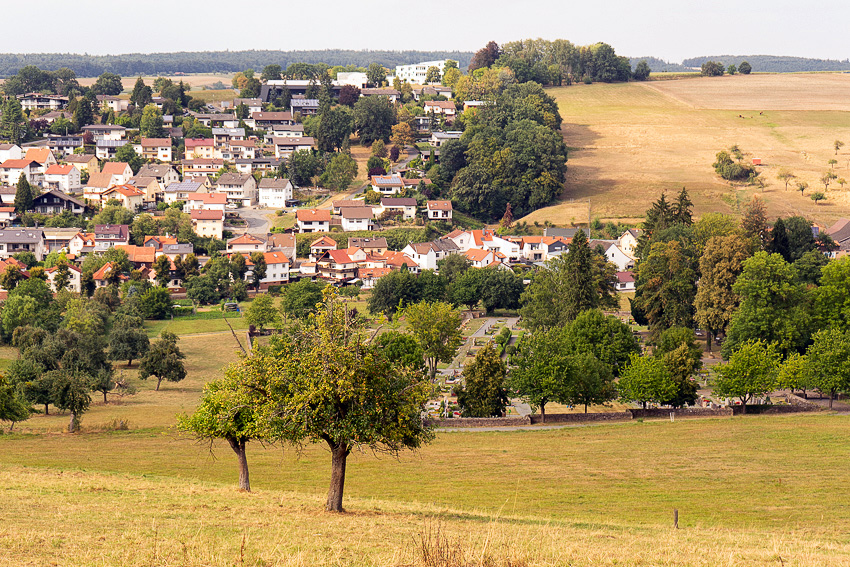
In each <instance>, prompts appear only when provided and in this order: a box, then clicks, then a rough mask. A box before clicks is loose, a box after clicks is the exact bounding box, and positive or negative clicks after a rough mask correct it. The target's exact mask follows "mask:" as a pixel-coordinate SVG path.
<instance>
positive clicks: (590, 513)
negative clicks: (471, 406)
mask: <svg viewBox="0 0 850 567" xmlns="http://www.w3.org/2000/svg"><path fill="white" fill-rule="evenodd" d="M87 419H88V417H86V418H84V422H85V420H87ZM847 419H848V418H847V417H846V416H835V415H832V416H829V415H827V416H810V415H809V416H788V417H758V416H753V417H741V418H733V419H713V420H690V421H688V420H683V421H677V422H676V423H670V422H664V421H658V422H644V423H638V422H635V423H626V424H617V425H600V426H593V427H578V428H567V429H559V430H548V431H547V430H541V431H516V432H459V433H441V434H439V435H438V437H437V439H436V440H435V441H434V442H433V443H432V444H431V445H429V446H428V447H426V448H424V449H423V450H422V451H420V452H418V453H415V454H405V455H403V456H402V457H401V458H400V459H398V460H395V459H391V458H386V457H383V458H380V457H379V458H376V457H375V456H374V455H372V454H370V453H369V452H365V453H356V454H353V455H352V457H351V458H350V459H349V467H348V478H347V482H346V493H347V498H346V508H347V510H348V513H347V514H345V515H334V514H327V513H324V512H321V506H322V499H323V496H324V491H325V490H326V487H327V482H328V476H329V462H328V461H329V456H328V454H327V452H326V451H325V450H323V449H322V448H320V447H310V448H308V449H307V450H305V451H304V452H303V453H301V454H300V455H298V454H296V452H295V451H292V450H288V449H285V450H283V451H281V450H280V449H278V448H263V447H261V446H259V445H257V444H252V445H251V447H250V448H249V454H248V458H249V462H250V465H251V473H252V484H253V488H254V492H253V493H251V494H246V493H240V492H239V491H237V490H236V489H235V463H234V460H235V459H234V458H233V456H232V454H231V453H230V451H229V449H227V448H226V447H224V446H223V445H216V447H215V448H214V453H213V454H211V453H210V451H209V447H208V446H207V445H203V444H201V445H199V444H196V443H194V442H193V441H191V440H190V439H186V438H185V437H181V436H180V435H178V434H176V433H175V432H173V431H170V430H168V429H163V428H152V429H144V430H133V431H129V432H128V431H119V432H111V433H86V434H82V435H73V436H71V435H56V434H54V435H45V434H42V435H4V436H2V437H0V455H2V456H0V478H2V481H3V482H2V484H0V491H2V494H3V496H4V506H3V507H2V509H0V548H2V549H3V550H4V554H3V556H2V557H0V565H10V566H11V565H16V566H17V565H51V564H55V565H80V566H95V565H97V566H102V565H127V566H130V565H133V566H135V565H140V566H141V565H182V566H185V565H192V566H195V565H197V566H211V565H215V566H232V565H265V566H271V565H307V564H309V565H352V566H353V565H393V566H402V565H405V566H413V565H423V566H426V565H427V566H428V567H443V566H445V567H460V566H470V567H471V566H479V565H480V566H482V567H483V566H490V567H497V566H505V567H508V566H511V567H522V566H538V565H539V566H556V565H558V566H560V565H573V566H599V565H605V566H614V565H618V566H634V567H637V566H655V565H670V566H672V565H676V566H706V567H708V566H717V565H723V566H750V565H764V566H768V565H777V566H782V565H784V566H799V567H803V566H812V565H830V566H831V565H836V566H842V565H845V566H846V565H850V537H848V535H847V533H846V531H845V530H842V529H841V528H840V526H842V525H847V524H846V523H847V522H849V521H850V508H848V507H847V506H846V505H844V501H845V500H846V499H845V498H844V497H843V494H844V490H845V487H846V485H847V482H848V481H850V471H848V469H847V467H846V466H845V465H846V454H847V450H848V448H850V442H848V440H847V436H846V435H845V434H844V432H845V431H846V428H847ZM673 509H677V510H679V528H680V529H678V530H674V529H673V528H672V511H673ZM438 530H439V531H441V532H442V533H443V534H445V535H446V536H447V541H444V544H445V547H444V549H443V550H442V553H441V552H440V551H439V550H437V549H434V547H433V543H432V544H429V543H428V539H429V538H431V540H432V542H433V539H434V538H436V537H437V535H436V532H437V531H438ZM423 538H424V539H425V543H423V541H422V539H423ZM423 545H425V546H426V550H427V551H428V552H429V553H430V554H431V559H430V560H428V559H427V558H426V556H425V554H423V552H422V546H423ZM447 555H448V556H447ZM441 556H442V557H441Z"/></svg>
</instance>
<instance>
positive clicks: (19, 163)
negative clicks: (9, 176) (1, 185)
mask: <svg viewBox="0 0 850 567" xmlns="http://www.w3.org/2000/svg"><path fill="white" fill-rule="evenodd" d="M31 163H35V162H33V160H31V159H26V158H24V159H7V160H6V161H4V162H3V163H0V167H2V168H3V169H23V168H25V167H26V166H28V165H29V164H31Z"/></svg>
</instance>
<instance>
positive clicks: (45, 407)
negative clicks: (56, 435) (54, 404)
mask: <svg viewBox="0 0 850 567" xmlns="http://www.w3.org/2000/svg"><path fill="white" fill-rule="evenodd" d="M48 405H49V404H44V415H50V412H49V411H47V410H48V408H47V406H48Z"/></svg>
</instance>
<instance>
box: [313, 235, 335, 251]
mask: <svg viewBox="0 0 850 567" xmlns="http://www.w3.org/2000/svg"><path fill="white" fill-rule="evenodd" d="M317 246H318V247H321V248H326V247H328V246H331V247H332V248H336V247H337V243H336V240H334V239H333V238H331V237H329V236H322V237H321V238H319V239H317V240H315V241H313V243H312V244H310V248H315V247H317Z"/></svg>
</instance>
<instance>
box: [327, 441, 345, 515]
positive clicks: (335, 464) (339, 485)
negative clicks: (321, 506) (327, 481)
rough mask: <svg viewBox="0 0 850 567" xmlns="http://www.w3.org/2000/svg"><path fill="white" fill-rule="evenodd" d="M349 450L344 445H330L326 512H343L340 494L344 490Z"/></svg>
mask: <svg viewBox="0 0 850 567" xmlns="http://www.w3.org/2000/svg"><path fill="white" fill-rule="evenodd" d="M349 451H350V449H349V448H348V445H347V444H346V443H338V444H335V445H331V454H332V455H333V456H332V460H331V487H330V489H329V490H328V503H327V506H326V507H325V509H326V510H327V511H328V512H344V511H345V510H343V509H342V492H343V489H344V488H345V460H346V459H347V458H348V453H349Z"/></svg>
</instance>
